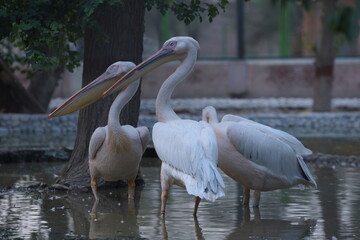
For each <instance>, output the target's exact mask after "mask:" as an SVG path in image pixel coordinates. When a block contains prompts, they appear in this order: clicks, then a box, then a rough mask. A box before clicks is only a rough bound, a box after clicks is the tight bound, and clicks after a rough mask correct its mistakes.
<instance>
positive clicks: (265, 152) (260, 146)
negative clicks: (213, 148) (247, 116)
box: [220, 121, 316, 186]
mask: <svg viewBox="0 0 360 240" xmlns="http://www.w3.org/2000/svg"><path fill="white" fill-rule="evenodd" d="M220 124H227V125H228V126H227V130H226V134H227V136H228V138H229V140H230V142H231V143H232V144H233V145H234V147H235V148H236V149H237V150H238V151H239V152H240V153H241V154H242V155H243V156H245V157H246V158H247V159H249V160H251V161H253V162H255V163H257V164H258V165H261V166H264V167H266V169H267V170H268V171H269V172H270V173H272V174H274V175H275V176H278V177H280V176H282V177H283V178H284V180H287V181H291V180H292V179H295V178H296V177H298V178H303V177H304V176H303V175H304V174H305V175H306V177H307V178H308V179H309V181H310V182H311V183H312V185H315V186H316V183H315V181H314V179H313V177H312V176H311V173H310V171H309V170H308V168H307V166H306V164H305V163H304V162H303V160H302V157H301V155H300V154H299V153H296V150H295V149H294V148H293V147H292V145H290V144H288V142H285V141H283V139H282V138H281V137H278V135H276V134H268V133H267V132H264V131H262V129H259V128H256V127H254V126H253V125H250V124H248V122H246V121H239V122H232V123H231V122H222V123H220Z"/></svg>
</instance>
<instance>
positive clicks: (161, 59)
mask: <svg viewBox="0 0 360 240" xmlns="http://www.w3.org/2000/svg"><path fill="white" fill-rule="evenodd" d="M182 58H183V56H182V55H177V54H175V52H174V50H171V49H164V48H162V49H160V50H159V51H158V52H156V53H155V54H154V55H152V56H151V57H149V58H148V59H146V60H145V61H143V62H142V63H140V64H139V65H137V66H136V67H135V68H133V69H132V70H131V71H129V72H128V73H127V74H125V75H124V76H123V77H122V78H120V79H119V80H117V81H116V83H115V84H114V85H112V86H111V87H110V88H109V89H108V90H107V91H105V92H104V93H103V95H102V96H103V97H107V96H108V95H111V94H113V93H114V92H116V91H118V90H119V89H122V88H124V87H126V86H127V85H129V84H131V83H132V82H134V81H136V80H137V79H139V78H141V77H143V76H144V75H146V74H147V73H149V72H151V71H152V70H154V69H155V68H157V67H159V66H160V65H162V64H165V63H167V62H171V61H175V60H181V59H182Z"/></svg>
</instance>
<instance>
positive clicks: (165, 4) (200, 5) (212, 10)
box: [146, 0, 229, 25]
mask: <svg viewBox="0 0 360 240" xmlns="http://www.w3.org/2000/svg"><path fill="white" fill-rule="evenodd" d="M228 3H229V1H228V0H217V1H216V3H211V4H210V3H208V2H206V1H200V0H191V1H174V0H147V1H146V8H147V9H148V10H150V9H151V8H153V7H156V8H157V9H158V10H159V11H160V13H161V14H163V15H165V13H166V12H167V11H172V12H173V13H174V14H175V16H176V17H177V19H178V20H179V21H182V22H184V23H185V24H186V25H188V24H190V23H191V22H193V21H195V20H196V19H199V21H200V22H202V21H203V14H207V17H208V20H209V22H212V21H213V18H214V17H216V16H217V15H218V14H219V9H221V10H223V11H225V7H226V5H227V4H228Z"/></svg>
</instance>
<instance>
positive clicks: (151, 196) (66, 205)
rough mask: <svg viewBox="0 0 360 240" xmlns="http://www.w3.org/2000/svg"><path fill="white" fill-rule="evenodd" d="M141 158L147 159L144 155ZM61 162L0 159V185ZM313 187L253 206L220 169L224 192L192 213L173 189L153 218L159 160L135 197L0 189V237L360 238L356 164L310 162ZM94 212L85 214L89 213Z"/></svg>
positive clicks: (189, 200) (146, 170)
mask: <svg viewBox="0 0 360 240" xmlns="http://www.w3.org/2000/svg"><path fill="white" fill-rule="evenodd" d="M143 161H144V162H147V161H154V160H152V159H143ZM63 164H64V163H59V162H57V163H56V162H55V163H48V162H42V163H39V162H34V163H31V164H30V163H17V164H3V165H1V166H0V185H1V186H11V187H22V186H28V185H29V184H33V183H37V182H39V181H41V182H49V183H51V182H52V181H53V179H54V178H55V177H56V176H55V174H56V173H57V172H58V171H59V170H60V169H61V167H62V166H63ZM310 168H311V171H312V172H313V173H314V175H315V178H316V180H317V182H318V189H306V190H300V189H298V188H292V189H286V190H277V191H273V192H266V193H263V194H262V199H261V206H260V208H259V209H253V208H250V209H249V208H244V207H243V206H242V205H241V195H242V190H241V186H240V185H238V184H237V183H236V182H234V181H233V180H232V179H230V178H228V177H226V176H224V180H225V183H226V196H225V197H223V198H221V199H218V200H217V201H216V202H214V203H212V202H207V201H202V202H201V203H200V208H199V211H198V218H194V217H193V216H192V210H193V209H192V208H193V205H194V199H193V197H191V196H189V195H188V194H187V193H186V192H185V191H184V190H183V189H181V188H179V187H176V186H174V187H173V188H172V191H171V194H170V197H169V200H168V204H167V216H166V219H165V220H162V219H161V218H160V215H159V213H160V182H159V167H157V166H154V167H151V166H149V165H148V166H146V167H145V166H144V167H142V174H143V177H144V179H145V181H146V183H147V184H146V186H145V187H143V188H142V189H137V192H136V199H135V201H129V202H128V200H127V196H126V189H119V190H111V191H101V192H100V193H101V194H100V198H101V199H100V203H99V205H98V206H97V207H96V208H95V207H94V206H93V203H94V198H93V196H92V194H91V193H65V192H64V193H61V192H57V193H30V192H24V191H16V190H10V191H4V192H2V193H0V238H1V239H13V238H19V239H114V238H119V239H124V238H125V239H331V238H332V237H333V236H334V237H336V239H360V225H359V222H360V211H359V209H360V181H359V179H360V169H357V168H315V167H312V166H310ZM91 212H93V213H96V214H95V215H91V214H90V213H91Z"/></svg>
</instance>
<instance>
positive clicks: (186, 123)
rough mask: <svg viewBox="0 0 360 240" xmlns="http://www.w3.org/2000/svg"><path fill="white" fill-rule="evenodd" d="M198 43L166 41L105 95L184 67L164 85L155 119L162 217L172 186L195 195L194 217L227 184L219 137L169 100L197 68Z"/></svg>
mask: <svg viewBox="0 0 360 240" xmlns="http://www.w3.org/2000/svg"><path fill="white" fill-rule="evenodd" d="M198 49H199V44H198V42H197V41H195V40H194V39H193V38H191V37H174V38H171V39H169V40H168V41H166V42H165V43H164V45H163V47H162V48H161V49H160V50H159V51H158V52H157V53H155V54H154V55H153V56H151V57H150V58H148V59H147V60H145V61H144V62H143V63H141V64H139V65H138V66H137V67H135V68H134V69H133V70H131V71H130V72H128V73H127V74H126V75H125V76H124V77H123V78H122V79H120V80H118V82H117V83H116V84H114V86H113V87H111V88H110V89H109V90H108V91H107V92H105V93H104V96H106V95H107V94H110V93H112V92H113V91H116V89H118V88H119V87H121V86H122V84H127V83H129V82H131V81H134V80H135V79H138V78H139V77H141V76H143V75H145V74H146V73H147V72H149V71H151V70H152V69H154V68H156V67H158V66H160V65H162V64H164V63H165V62H169V61H174V60H179V61H180V62H181V64H180V65H179V66H178V68H177V69H176V70H175V72H174V73H173V74H171V75H170V77H168V78H167V79H166V81H165V82H164V83H163V84H162V86H161V88H160V90H159V93H158V96H157V98H156V117H157V119H158V122H157V123H156V124H155V125H154V127H153V132H152V138H153V142H154V146H155V150H156V152H157V154H158V156H159V158H160V159H161V160H162V164H161V176H160V178H161V188H162V193H161V214H162V215H165V206H166V201H167V198H168V191H169V189H170V186H171V185H172V184H176V185H179V186H181V187H183V188H186V190H187V192H188V193H189V194H191V195H194V196H195V207H194V212H193V214H194V215H196V213H197V208H198V205H199V203H200V200H201V199H202V198H205V199H207V200H210V201H214V200H215V199H216V198H218V197H221V196H223V195H224V191H223V188H224V182H223V180H222V177H221V175H220V173H219V171H218V169H217V157H218V149H217V143H216V136H215V133H214V131H213V130H212V129H211V127H210V125H209V124H208V123H206V122H204V121H200V122H197V121H193V120H183V119H181V118H180V117H179V116H178V115H177V114H176V113H175V112H174V110H173V109H172V108H171V106H170V97H171V94H172V92H173V90H174V89H175V87H176V85H177V84H178V83H179V82H181V81H182V80H183V79H184V78H185V77H186V76H187V75H188V74H189V73H190V72H191V71H192V69H193V66H194V65H195V62H196V58H197V52H198Z"/></svg>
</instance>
